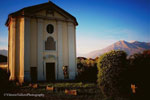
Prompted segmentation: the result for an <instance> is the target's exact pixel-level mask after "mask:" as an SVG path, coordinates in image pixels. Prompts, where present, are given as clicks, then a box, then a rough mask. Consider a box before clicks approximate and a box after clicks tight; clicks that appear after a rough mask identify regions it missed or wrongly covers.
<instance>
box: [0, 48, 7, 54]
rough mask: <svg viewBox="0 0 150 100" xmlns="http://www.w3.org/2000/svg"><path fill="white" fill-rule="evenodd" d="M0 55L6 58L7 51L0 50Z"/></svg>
mask: <svg viewBox="0 0 150 100" xmlns="http://www.w3.org/2000/svg"><path fill="white" fill-rule="evenodd" d="M0 55H3V56H8V50H4V49H3V50H0Z"/></svg>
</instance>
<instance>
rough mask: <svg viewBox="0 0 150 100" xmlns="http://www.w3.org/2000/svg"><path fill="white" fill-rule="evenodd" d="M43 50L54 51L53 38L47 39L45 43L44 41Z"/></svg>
mask: <svg viewBox="0 0 150 100" xmlns="http://www.w3.org/2000/svg"><path fill="white" fill-rule="evenodd" d="M45 50H56V43H55V41H54V39H53V37H51V36H50V37H48V38H47V41H45Z"/></svg>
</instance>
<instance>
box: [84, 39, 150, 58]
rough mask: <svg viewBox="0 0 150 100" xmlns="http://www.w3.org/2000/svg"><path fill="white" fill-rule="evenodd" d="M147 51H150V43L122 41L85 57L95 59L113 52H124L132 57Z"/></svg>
mask: <svg viewBox="0 0 150 100" xmlns="http://www.w3.org/2000/svg"><path fill="white" fill-rule="evenodd" d="M147 49H150V43H146V42H139V41H134V42H127V41H124V40H121V41H118V42H116V43H114V44H112V45H110V46H108V47H106V48H104V49H101V50H95V51H92V52H90V53H88V54H86V55H85V57H87V58H95V57H97V56H100V55H102V54H104V53H106V52H109V51H111V50H124V51H125V52H126V53H127V54H128V55H132V54H134V53H140V52H142V51H144V50H147Z"/></svg>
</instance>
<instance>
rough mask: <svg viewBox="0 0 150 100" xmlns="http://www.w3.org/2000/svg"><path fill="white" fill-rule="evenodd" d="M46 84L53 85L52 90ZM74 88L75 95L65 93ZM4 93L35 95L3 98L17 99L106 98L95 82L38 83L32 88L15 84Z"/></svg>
mask: <svg viewBox="0 0 150 100" xmlns="http://www.w3.org/2000/svg"><path fill="white" fill-rule="evenodd" d="M46 86H49V87H54V90H53V91H52V90H46ZM66 89H67V90H76V91H77V95H70V94H66V93H65V90H66ZM6 93H9V94H35V95H40V94H42V96H41V97H38V96H37V97H35V96H19V97H15V96H11V97H9V96H5V98H8V97H9V98H11V99H12V98H15V99H19V100H27V99H28V100H106V99H105V98H104V96H103V94H102V93H101V91H100V89H99V88H98V87H97V85H96V84H95V83H38V87H37V88H32V87H30V86H29V85H28V84H27V85H23V86H16V87H15V88H13V89H10V90H9V91H7V92H6Z"/></svg>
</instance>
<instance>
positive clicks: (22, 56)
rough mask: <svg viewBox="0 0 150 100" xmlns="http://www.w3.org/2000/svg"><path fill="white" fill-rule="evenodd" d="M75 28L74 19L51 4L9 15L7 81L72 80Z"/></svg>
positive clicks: (73, 74) (74, 74)
mask: <svg viewBox="0 0 150 100" xmlns="http://www.w3.org/2000/svg"><path fill="white" fill-rule="evenodd" d="M77 25H78V23H77V21H76V18H75V17H74V16H72V15H71V14H69V13H68V12H66V11H65V10H63V9H62V8H60V7H58V6H57V5H55V4H54V3H52V2H51V1H49V2H47V3H43V4H39V5H35V6H30V7H26V8H23V9H21V10H19V11H17V12H14V13H11V14H9V16H8V19H7V21H6V26H7V27H8V32H9V33H8V68H9V70H10V80H18V81H19V82H21V83H22V82H24V81H31V82H34V81H55V80H74V79H75V76H76V74H77V68H76V26H77Z"/></svg>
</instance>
